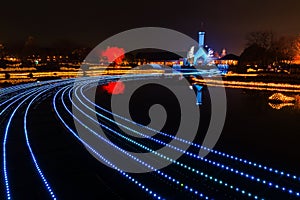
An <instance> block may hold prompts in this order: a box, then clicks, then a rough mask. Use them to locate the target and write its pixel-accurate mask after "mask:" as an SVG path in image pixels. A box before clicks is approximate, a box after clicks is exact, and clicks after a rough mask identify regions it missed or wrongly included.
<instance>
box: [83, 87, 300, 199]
mask: <svg viewBox="0 0 300 200" xmlns="http://www.w3.org/2000/svg"><path fill="white" fill-rule="evenodd" d="M81 94H82V96H84V95H83V93H82V90H81ZM92 104H93V105H95V106H97V107H98V108H100V109H104V108H101V107H100V106H98V105H96V104H94V103H92ZM104 110H105V109H104ZM105 111H107V110H105ZM94 112H95V111H94ZM107 112H108V113H110V114H113V115H114V113H112V112H109V111H107ZM126 121H129V122H130V120H128V119H126ZM112 122H114V121H112ZM114 123H115V122H114ZM131 123H134V124H137V123H135V122H131ZM138 125H139V124H138ZM124 128H126V127H124ZM128 130H129V129H128ZM131 131H132V129H131ZM133 132H135V133H137V132H136V131H133ZM140 135H142V136H144V137H148V136H146V135H144V134H140ZM173 137H174V136H173ZM148 138H149V137H148ZM149 139H151V140H153V141H155V142H157V143H159V144H163V145H165V146H168V147H170V148H172V149H175V150H177V151H180V152H182V153H185V154H186V155H188V156H190V157H192V158H194V159H200V160H202V161H204V162H207V163H209V164H212V165H214V166H216V167H219V168H222V169H225V170H227V171H228V172H231V173H235V174H237V175H240V176H241V177H244V178H247V179H248V180H251V181H255V182H257V183H260V184H264V185H267V186H268V187H271V188H274V189H278V190H281V191H282V192H287V193H289V194H291V195H296V196H299V192H294V191H293V190H292V189H288V190H287V189H286V187H283V186H279V185H278V184H274V183H272V182H270V181H266V180H263V179H261V178H258V177H255V176H253V175H249V174H247V173H245V172H242V171H239V170H237V169H234V168H231V167H229V166H226V165H223V164H221V163H218V162H215V161H211V160H208V159H204V158H202V157H200V156H197V155H196V154H192V153H190V152H186V151H183V150H181V149H179V148H177V147H174V146H171V145H169V144H166V143H163V142H161V141H159V140H155V139H154V138H151V137H150V138H149ZM264 169H266V168H264ZM270 169H271V168H270ZM269 171H270V172H272V170H269ZM275 172H276V171H275ZM294 177H296V176H294Z"/></svg>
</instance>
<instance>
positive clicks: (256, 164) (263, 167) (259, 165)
mask: <svg viewBox="0 0 300 200" xmlns="http://www.w3.org/2000/svg"><path fill="white" fill-rule="evenodd" d="M80 92H81V95H82V96H83V97H84V98H85V99H86V100H87V101H88V102H89V103H91V104H92V105H93V106H96V107H97V108H99V109H101V110H102V111H104V112H106V113H109V114H111V115H113V116H115V117H118V118H120V119H122V120H124V121H126V122H129V123H131V124H134V125H136V126H138V127H142V128H145V129H147V130H150V131H153V132H155V133H158V134H161V135H163V136H166V137H169V138H171V139H175V140H178V141H180V142H183V143H186V144H189V145H192V146H195V147H197V148H201V149H203V150H206V151H209V152H212V153H214V154H216V155H218V156H222V157H225V158H229V159H232V160H235V161H238V162H241V163H243V164H247V165H250V166H253V167H256V168H259V169H263V170H265V171H267V172H270V173H274V174H277V175H281V176H286V177H287V178H291V179H293V180H298V181H300V177H299V176H297V175H291V173H287V172H284V171H283V170H278V169H274V168H271V167H267V166H264V165H262V164H258V163H256V162H252V161H248V160H246V159H242V158H238V157H237V156H233V155H229V154H226V153H223V152H220V151H216V150H213V149H210V148H207V147H205V146H202V145H200V144H196V143H193V142H190V141H187V140H184V139H181V138H178V137H175V136H172V135H169V134H166V133H163V132H161V131H158V130H155V129H153V128H150V127H148V126H144V125H142V124H139V123H136V122H134V121H131V120H129V119H127V118H125V117H122V116H120V115H118V114H115V113H112V112H110V111H108V110H106V109H105V108H102V107H100V106H99V105H97V104H95V103H94V102H91V101H90V99H88V98H87V97H86V96H85V95H84V94H83V88H82V87H81V89H80ZM296 195H297V193H296Z"/></svg>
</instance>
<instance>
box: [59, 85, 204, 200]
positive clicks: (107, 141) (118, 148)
mask: <svg viewBox="0 0 300 200" xmlns="http://www.w3.org/2000/svg"><path fill="white" fill-rule="evenodd" d="M67 89H68V88H66V89H65V90H64V91H63V92H62V95H61V101H62V104H63V105H64V107H65V110H66V111H67V112H68V113H69V114H70V115H71V116H72V117H73V118H74V119H75V120H76V121H78V122H79V123H80V124H81V125H82V126H83V127H84V128H86V129H87V130H88V131H90V132H91V133H92V134H93V135H95V136H96V137H98V138H99V139H101V140H103V141H104V142H106V143H108V144H110V145H111V146H113V147H114V148H116V149H117V150H119V151H120V152H122V153H124V154H126V155H127V156H128V157H130V158H132V159H133V160H135V161H137V162H139V163H140V164H142V165H144V166H146V167H147V168H149V169H151V170H153V171H155V172H156V173H158V174H159V175H161V176H163V178H166V179H167V180H169V181H171V180H174V181H173V182H175V181H176V183H178V184H179V183H180V182H179V181H178V180H176V179H175V178H173V177H171V176H168V175H166V174H161V172H160V171H159V170H156V169H155V168H154V167H152V166H151V165H149V164H147V163H145V162H143V161H142V160H140V159H139V158H137V157H134V156H132V155H131V154H129V153H128V152H126V151H124V150H123V149H121V148H120V147H118V146H117V145H115V144H114V143H112V142H111V141H109V140H107V139H105V138H103V137H102V136H99V135H98V134H97V133H96V132H95V131H94V130H92V129H90V128H89V127H87V126H86V125H85V124H84V123H83V122H81V121H80V120H79V119H78V118H77V117H76V116H74V115H73V114H72V112H71V111H70V110H69V109H68V108H67V106H66V105H65V102H64V100H63V96H64V93H65V92H66V90H67ZM86 116H88V115H86ZM99 125H100V126H102V127H103V128H105V129H107V130H109V131H111V132H114V133H117V132H116V131H114V130H113V129H111V128H109V127H107V126H105V125H103V124H99ZM181 184H183V183H181ZM184 185H185V187H186V188H188V189H192V192H193V193H194V194H195V192H196V193H197V194H198V195H199V196H200V197H202V198H205V199H209V198H208V197H207V196H205V195H204V194H203V193H200V192H199V191H197V190H194V189H193V188H191V187H189V186H188V185H187V184H184Z"/></svg>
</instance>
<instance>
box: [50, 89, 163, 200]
mask: <svg viewBox="0 0 300 200" xmlns="http://www.w3.org/2000/svg"><path fill="white" fill-rule="evenodd" d="M63 89H65V88H61V89H60V90H59V91H58V92H57V93H56V94H55V96H54V98H53V101H52V102H53V103H52V104H53V108H54V111H55V113H56V115H57V116H58V118H59V119H60V121H61V122H62V123H63V125H64V126H65V127H66V128H67V129H68V130H69V131H70V132H71V133H72V134H73V136H75V137H76V139H78V140H79V141H80V142H81V143H82V144H84V145H85V147H87V148H88V149H90V150H91V151H93V153H95V154H96V155H97V156H98V157H99V158H100V159H101V160H102V161H104V162H105V163H107V164H108V165H109V166H111V167H112V168H113V169H115V170H117V171H118V172H119V173H120V174H121V175H123V177H125V178H127V179H129V180H130V181H131V182H133V183H134V184H136V185H138V187H140V188H141V189H142V190H143V191H146V192H147V193H148V194H149V195H151V196H152V197H153V198H155V199H159V200H160V199H162V197H161V196H160V195H158V194H157V193H155V192H153V190H151V189H149V188H148V187H146V186H145V185H143V184H142V183H140V182H139V181H137V180H136V179H134V178H132V177H131V176H130V175H129V174H127V173H126V172H124V171H122V170H121V169H119V168H118V167H117V166H116V165H114V164H113V163H111V162H110V161H109V160H107V159H106V158H104V157H103V156H102V155H101V154H99V153H98V152H97V151H95V150H94V149H93V148H92V147H91V146H90V145H89V144H87V143H86V142H85V141H84V140H82V139H81V138H80V137H79V136H78V135H77V134H76V133H75V132H74V131H73V130H72V129H71V128H70V127H69V126H68V124H67V123H66V122H65V121H64V120H63V118H62V117H61V115H60V114H59V112H58V110H57V107H56V99H57V95H58V93H59V92H60V91H62V90H63ZM64 106H65V105H64Z"/></svg>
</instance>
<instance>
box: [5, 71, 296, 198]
mask: <svg viewBox="0 0 300 200" xmlns="http://www.w3.org/2000/svg"><path fill="white" fill-rule="evenodd" d="M139 78H140V79H150V78H153V77H151V75H145V76H143V75H140V76H139ZM135 79H136V76H134V75H128V79H127V80H128V81H133V80H135ZM116 80H118V76H103V77H101V78H99V77H98V78H97V77H96V78H95V77H94V78H81V79H78V80H77V83H79V84H76V86H74V79H66V80H53V81H45V82H40V83H29V84H22V85H18V86H13V87H7V88H3V89H1V90H0V116H1V118H0V122H1V126H0V131H1V139H2V156H1V163H2V166H1V178H2V179H1V183H2V184H1V190H0V191H2V192H1V196H0V199H103V198H104V197H107V196H108V197H110V198H109V199H297V198H299V199H300V176H299V175H300V170H299V169H300V162H299V158H300V154H299V151H297V146H299V145H298V144H297V141H299V138H300V137H299V134H298V133H299V130H300V127H299V125H298V126H297V123H296V122H295V121H296V120H297V119H298V118H297V116H299V112H298V113H296V114H295V113H293V114H292V115H291V119H289V121H288V122H286V121H284V120H285V119H284V117H282V118H280V119H279V118H278V117H277V115H276V114H278V111H276V112H277V113H275V114H274V113H273V112H275V111H274V110H272V108H262V107H263V106H261V102H259V101H257V99H256V98H258V97H257V95H253V93H250V94H248V96H247V98H245V99H243V98H240V99H235V98H231V96H236V95H239V93H241V91H242V90H241V89H228V93H227V94H228V113H227V115H228V117H227V119H226V123H225V127H224V133H222V136H221V138H220V140H219V142H218V143H217V145H216V147H215V148H214V149H208V148H206V147H205V146H201V144H202V140H203V137H204V136H203V134H202V132H205V130H206V129H207V124H208V123H209V121H208V120H205V119H206V117H202V116H208V117H207V119H208V118H209V115H210V113H209V112H210V108H209V94H207V92H206V90H205V89H204V91H203V92H204V93H203V102H204V104H203V105H202V106H199V109H200V110H201V117H202V118H204V119H203V120H201V122H200V128H199V134H198V135H197V136H196V138H195V140H194V141H193V142H189V141H185V140H182V139H181V138H177V137H174V132H176V127H177V126H176V124H177V120H178V119H177V118H178V116H177V115H176V114H171V116H172V117H171V118H170V119H169V120H168V121H167V122H168V123H169V124H168V125H166V126H165V127H164V129H163V130H161V132H158V133H157V134H158V136H157V137H152V138H148V139H147V140H142V139H140V137H139V138H135V137H132V136H128V135H126V134H124V133H123V132H122V131H121V130H120V129H119V128H118V126H123V128H126V127H127V125H128V123H131V125H130V128H129V127H127V128H128V129H129V130H131V131H132V132H134V133H135V134H139V135H140V136H143V130H144V129H147V127H143V126H142V124H144V123H146V121H147V117H143V115H144V113H140V112H139V111H140V110H141V105H142V106H143V105H145V104H149V105H150V104H151V103H153V102H151V101H152V100H151V99H155V98H153V95H152V96H151V95H150V92H149V91H151V88H150V89H149V91H148V92H147V94H149V95H150V96H148V97H147V95H145V94H140V95H139V94H137V95H136V96H135V100H136V102H138V101H139V100H141V101H142V104H141V105H140V107H139V105H138V103H136V104H135V105H136V108H133V110H132V114H133V115H136V116H137V117H136V118H137V120H136V121H135V122H133V121H128V120H127V119H125V118H122V116H118V115H116V114H115V113H112V112H111V111H110V109H109V105H110V104H109V100H110V97H111V95H113V94H109V92H108V93H107V90H109V83H110V82H114V81H116ZM124 84H125V86H124V87H121V88H119V89H120V90H123V89H124V88H125V90H126V82H125V83H124ZM102 86H104V87H102ZM92 87H98V88H99V89H97V98H96V104H94V103H93V102H92V101H91V100H90V99H89V97H88V95H86V93H87V92H88V90H89V89H90V88H92ZM105 92H106V93H105ZM121 92H122V91H119V93H121ZM155 92H156V93H158V94H159V95H157V96H159V97H161V98H159V99H158V100H157V99H156V100H153V101H155V103H160V104H168V105H169V106H170V107H173V106H176V101H175V103H174V102H172V101H169V100H168V101H166V99H167V98H162V96H161V95H163V94H164V93H165V92H164V91H163V90H161V91H160V89H159V88H156V89H155ZM242 93H244V91H242ZM249 98H250V99H251V101H250V100H249ZM146 100H147V101H148V102H145V101H146ZM248 100H249V101H248ZM74 101H76V102H77V103H80V104H81V106H78V107H77V106H76V105H75V109H77V111H78V112H82V113H84V112H85V111H86V110H94V111H95V114H96V115H97V117H98V120H97V121H92V119H90V118H89V117H88V116H87V117H86V120H84V121H78V122H79V123H80V124H81V125H82V127H83V128H85V129H86V130H88V131H89V132H90V133H91V134H93V131H94V130H93V126H94V125H95V124H96V125H97V126H101V127H102V128H103V130H104V131H105V134H106V135H107V136H108V137H109V139H110V140H109V141H107V140H104V139H103V138H101V137H99V138H98V139H99V140H103V142H106V143H107V144H108V145H111V146H112V147H113V148H115V150H116V151H119V152H120V153H123V154H124V156H125V157H128V159H131V160H134V161H135V162H136V163H137V164H138V165H144V166H146V167H148V168H149V169H153V166H151V165H150V164H149V163H145V162H142V161H140V160H139V159H137V158H135V157H134V156H132V155H131V154H129V153H128V151H132V152H153V154H154V155H155V156H156V157H157V160H158V161H159V160H160V159H168V160H170V161H171V162H172V164H171V165H169V166H167V167H166V168H163V169H160V170H154V171H153V172H149V173H142V174H141V173H136V174H135V173H127V172H124V171H122V170H121V169H120V168H118V166H117V165H115V163H113V162H112V161H111V160H110V159H109V158H106V157H104V156H103V155H101V152H96V154H97V156H98V159H100V160H102V162H104V163H106V164H107V166H106V165H104V164H102V163H101V162H99V161H98V160H97V159H95V158H94V157H93V156H92V155H91V154H90V153H89V152H88V151H87V149H88V150H89V151H93V147H92V146H89V145H88V144H86V143H85V141H84V139H82V138H81V137H79V136H78V134H77V132H76V128H75V126H74V119H75V120H76V117H75V118H74V115H73V112H72V109H74ZM206 102H207V103H206ZM249 102H252V104H251V103H250V104H248V103H249ZM243 104H245V105H244V106H243ZM81 107H84V108H85V109H84V110H80V108H81ZM244 107H247V108H245V109H250V110H252V111H249V113H245V110H243V109H244ZM257 107H258V108H259V109H257V110H255V108H257ZM90 108H96V109H90ZM258 110H262V111H261V112H258ZM167 111H168V110H167ZM170 112H172V109H171V110H170ZM262 113H265V114H266V115H268V114H269V115H270V116H269V117H270V118H268V117H266V116H265V115H263V114H262ZM272 113H273V114H272ZM271 115H272V116H273V117H274V116H275V117H276V118H274V119H273V118H272V117H271ZM278 116H279V115H278ZM280 116H282V115H280ZM113 117H119V118H121V121H123V122H124V124H120V123H119V122H118V123H117V122H115V121H114V120H112V118H113ZM168 117H169V115H168ZM249 118H250V119H249ZM261 118H265V121H264V119H261ZM243 119H245V120H244V121H243ZM77 120H79V119H77ZM239 120H240V121H239ZM276 120H277V121H276ZM88 121H89V122H88ZM241 122H243V124H241ZM278 122H282V123H283V124H282V125H280V124H278ZM91 124H93V126H91ZM271 124H273V125H272V126H271ZM260 125H261V127H264V126H265V128H260ZM141 126H142V127H143V128H141ZM135 127H136V128H135ZM266 127H267V128H266ZM279 127H283V129H282V130H281V129H280V128H279ZM287 127H289V128H290V129H288V128H287ZM284 130H285V131H284ZM147 131H153V130H151V129H147ZM297 131H298V132H297ZM279 134H281V135H279ZM297 134H298V135H297ZM287 135H288V136H287ZM170 140H178V141H179V142H182V143H189V145H190V147H189V148H188V150H187V151H183V150H182V149H180V148H178V147H176V146H172V145H168V143H169V142H170ZM84 144H85V145H84ZM166 145H167V146H168V148H169V149H170V150H172V151H174V152H175V151H179V152H181V151H182V153H183V155H182V156H181V157H180V158H179V159H178V160H172V159H171V158H169V157H168V155H162V154H160V153H157V152H156V151H155V150H157V149H158V148H160V147H161V146H166ZM124 149H126V151H124ZM199 149H203V150H205V151H211V152H210V153H209V155H208V156H206V157H204V158H202V157H199V156H198V152H199ZM108 166H109V167H108Z"/></svg>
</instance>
